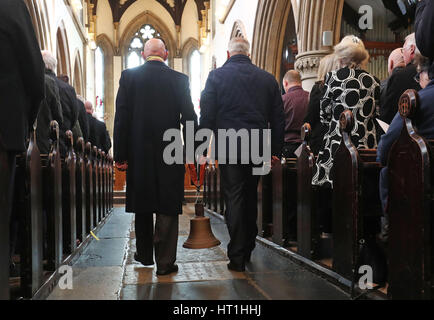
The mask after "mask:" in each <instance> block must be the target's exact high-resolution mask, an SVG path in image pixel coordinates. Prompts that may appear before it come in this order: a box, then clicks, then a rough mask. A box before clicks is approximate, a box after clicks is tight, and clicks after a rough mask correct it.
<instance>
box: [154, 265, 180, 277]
mask: <svg viewBox="0 0 434 320" xmlns="http://www.w3.org/2000/svg"><path fill="white" fill-rule="evenodd" d="M174 272H178V265H177V264H173V265H172V266H171V267H170V268H169V269H167V270H157V276H166V275H168V274H171V273H174Z"/></svg>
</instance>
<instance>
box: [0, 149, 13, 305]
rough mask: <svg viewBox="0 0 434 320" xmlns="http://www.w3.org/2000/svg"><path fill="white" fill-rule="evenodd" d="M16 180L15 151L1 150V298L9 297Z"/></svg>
mask: <svg viewBox="0 0 434 320" xmlns="http://www.w3.org/2000/svg"><path fill="white" fill-rule="evenodd" d="M0 148H1V147H0ZM14 181H15V153H10V152H5V151H2V150H0V300H4V299H9V263H10V259H9V258H10V253H9V250H10V248H9V221H10V216H11V209H12V201H13V190H14Z"/></svg>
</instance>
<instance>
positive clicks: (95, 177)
mask: <svg viewBox="0 0 434 320" xmlns="http://www.w3.org/2000/svg"><path fill="white" fill-rule="evenodd" d="M97 156H98V149H97V148H96V147H95V146H93V148H92V187H93V225H94V227H96V226H97V225H98V223H99V221H100V219H99V164H98V158H97Z"/></svg>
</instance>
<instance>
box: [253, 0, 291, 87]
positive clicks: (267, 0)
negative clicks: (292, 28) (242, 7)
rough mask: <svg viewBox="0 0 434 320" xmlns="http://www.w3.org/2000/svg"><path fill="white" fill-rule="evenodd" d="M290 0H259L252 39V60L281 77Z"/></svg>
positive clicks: (277, 77) (278, 77)
mask: <svg viewBox="0 0 434 320" xmlns="http://www.w3.org/2000/svg"><path fill="white" fill-rule="evenodd" d="M290 12H291V1H290V0H259V3H258V10H257V12H256V20H255V28H254V32H253V41H252V60H253V63H255V64H256V65H257V66H258V67H260V68H262V69H264V70H266V71H268V72H270V73H271V74H273V75H274V76H275V77H276V79H280V67H281V62H282V50H283V39H284V37H285V31H286V24H287V21H288V15H289V14H290Z"/></svg>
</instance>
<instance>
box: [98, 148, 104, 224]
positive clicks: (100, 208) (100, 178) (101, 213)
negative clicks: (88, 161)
mask: <svg viewBox="0 0 434 320" xmlns="http://www.w3.org/2000/svg"><path fill="white" fill-rule="evenodd" d="M96 157H97V162H98V193H97V194H98V223H100V222H101V221H102V220H103V218H104V207H103V206H104V201H103V197H104V194H103V192H104V189H103V188H104V185H103V181H104V180H103V168H102V150H101V149H98V152H97V156H96Z"/></svg>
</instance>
